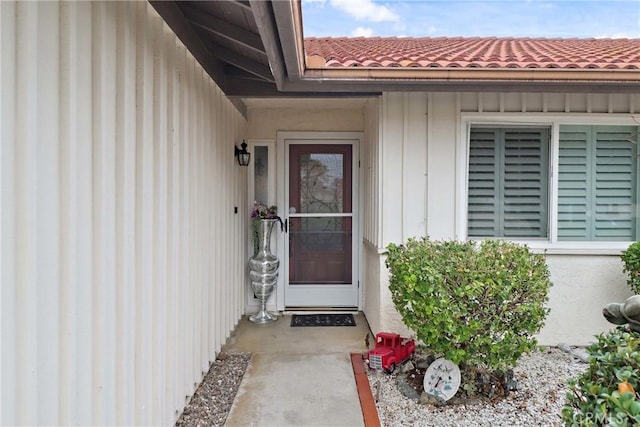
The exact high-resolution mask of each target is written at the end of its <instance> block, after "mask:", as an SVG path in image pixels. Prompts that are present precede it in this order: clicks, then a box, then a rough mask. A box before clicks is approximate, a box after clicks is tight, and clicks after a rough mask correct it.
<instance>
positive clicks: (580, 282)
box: [538, 255, 631, 345]
mask: <svg viewBox="0 0 640 427" xmlns="http://www.w3.org/2000/svg"><path fill="white" fill-rule="evenodd" d="M547 265H548V266H549V271H550V272H551V281H552V282H553V284H554V285H553V287H552V288H551V292H550V298H549V308H550V310H551V311H550V312H549V316H548V317H547V321H546V324H545V326H544V328H543V329H542V330H541V331H540V333H539V334H538V341H539V342H540V344H542V345H558V344H559V343H567V344H570V345H585V344H588V343H590V342H592V341H594V335H595V334H597V333H600V332H603V331H606V330H608V329H610V328H611V327H612V326H613V325H611V324H610V323H608V322H607V321H606V320H605V319H604V317H603V316H602V314H601V313H602V309H603V308H604V306H605V305H606V304H607V303H609V302H622V301H624V300H625V299H626V298H627V297H629V296H630V295H631V291H630V290H629V287H628V286H627V285H626V276H625V275H624V274H623V272H622V263H621V261H620V257H618V256H584V255H574V256H572V255H547Z"/></svg>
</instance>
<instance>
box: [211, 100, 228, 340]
mask: <svg viewBox="0 0 640 427" xmlns="http://www.w3.org/2000/svg"><path fill="white" fill-rule="evenodd" d="M217 95H218V96H217V97H216V102H215V106H216V110H217V111H220V114H219V115H218V116H217V117H218V118H219V120H220V122H221V123H224V122H225V121H224V116H223V113H222V108H223V103H222V102H221V101H222V98H221V97H220V96H219V95H220V94H219V93H217ZM223 128H224V126H217V127H216V129H215V131H214V134H213V138H214V141H215V145H216V150H215V151H216V160H215V163H214V166H213V167H214V177H215V178H214V179H215V182H221V181H222V179H223V176H224V175H223V173H222V168H221V167H220V166H221V161H222V160H223V158H224V156H223V153H224V147H223V142H222V140H223V138H222V137H221V133H222V129H223ZM213 194H214V197H215V199H216V205H215V206H214V207H213V213H214V216H215V218H217V219H218V225H220V224H221V222H220V218H221V216H222V215H223V209H222V203H220V201H221V200H222V187H220V186H216V187H215V188H214V189H213ZM223 229H224V227H220V230H223ZM222 232H224V231H222ZM213 253H214V254H216V255H219V254H222V253H224V239H223V238H219V239H216V242H215V248H214V252H213ZM212 262H214V263H215V265H216V267H215V270H216V273H215V274H214V275H213V277H212V279H213V281H214V287H215V294H214V299H215V301H214V303H213V310H214V318H215V322H216V328H215V334H216V337H217V339H216V340H215V341H216V342H215V345H216V346H217V345H218V344H219V343H220V340H221V337H222V335H223V334H224V322H223V321H222V320H223V315H222V313H224V301H223V297H224V293H223V285H222V283H223V281H222V275H223V272H224V270H223V269H222V268H220V257H219V256H215V258H214V259H213V260H212Z"/></svg>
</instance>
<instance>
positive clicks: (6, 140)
mask: <svg viewBox="0 0 640 427" xmlns="http://www.w3.org/2000/svg"><path fill="white" fill-rule="evenodd" d="M15 14H16V5H15V3H12V2H0V56H1V57H2V61H0V189H1V192H0V245H1V246H0V282H1V283H2V286H0V333H1V334H2V339H0V401H1V402H2V404H0V424H2V425H11V424H16V423H17V396H16V393H15V388H14V387H13V385H15V384H16V382H17V378H18V374H17V372H16V369H17V353H16V346H15V344H16V341H17V335H18V331H17V326H18V323H17V321H16V320H17V319H16V308H15V306H16V292H17V290H16V271H15V251H14V244H15V239H16V232H15V226H16V223H15V221H16V216H15V204H14V200H15V186H16V183H15V175H16V169H15V162H14V160H15V158H16V157H15V155H16V153H15V149H16V147H15V143H16V137H15V136H16V129H15V122H16V113H15V105H16V90H15V88H16V49H15V46H16V28H15Z"/></svg>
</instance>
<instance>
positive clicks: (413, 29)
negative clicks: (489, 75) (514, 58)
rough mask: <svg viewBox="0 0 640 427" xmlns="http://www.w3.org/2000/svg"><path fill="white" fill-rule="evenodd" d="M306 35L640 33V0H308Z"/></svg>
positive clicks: (305, 1)
mask: <svg viewBox="0 0 640 427" xmlns="http://www.w3.org/2000/svg"><path fill="white" fill-rule="evenodd" d="M302 18H303V31H304V35H305V37H310V36H315V37H324V36H330V37H344V36H348V37H357V36H364V37H375V36H380V37H385V36H398V37H401V36H406V37H439V36H448V37H452V36H468V37H470V36H482V37H488V36H496V37H563V38H568V37H599V38H601V37H610V38H619V37H624V38H640V0H606V1H602V0H582V1H573V0H560V1H548V0H493V1H474V0H386V1H378V0H302Z"/></svg>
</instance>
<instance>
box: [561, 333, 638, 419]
mask: <svg viewBox="0 0 640 427" xmlns="http://www.w3.org/2000/svg"><path fill="white" fill-rule="evenodd" d="M597 338H598V341H597V342H596V343H594V344H592V345H591V346H590V347H589V348H588V349H587V350H588V352H589V354H590V356H591V358H590V362H589V368H588V369H587V371H585V372H584V373H583V374H582V375H580V376H579V377H578V378H577V379H572V380H569V390H570V391H569V392H567V403H566V405H565V406H564V407H563V408H562V419H563V421H564V422H565V425H567V426H594V425H611V426H627V425H638V424H637V423H640V401H638V400H636V398H637V396H636V394H634V393H631V392H625V393H620V392H619V391H618V384H620V383H621V382H624V381H628V382H629V384H631V386H633V388H634V389H636V390H637V389H638V385H639V384H640V335H638V334H637V333H634V332H630V331H629V330H628V329H627V328H626V327H624V326H619V327H617V328H616V329H614V330H612V331H611V332H607V333H604V334H600V335H598V336H597Z"/></svg>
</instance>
